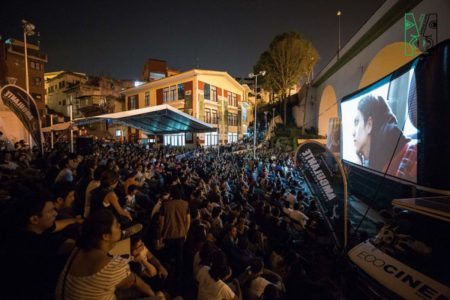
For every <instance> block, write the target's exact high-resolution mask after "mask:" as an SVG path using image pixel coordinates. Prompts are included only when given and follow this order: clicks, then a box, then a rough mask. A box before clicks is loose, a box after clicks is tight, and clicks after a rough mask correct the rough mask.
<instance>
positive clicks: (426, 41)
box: [403, 13, 437, 56]
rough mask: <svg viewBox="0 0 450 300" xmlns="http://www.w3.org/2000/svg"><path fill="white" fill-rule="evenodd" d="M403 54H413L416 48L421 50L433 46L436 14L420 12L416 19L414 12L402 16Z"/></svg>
mask: <svg viewBox="0 0 450 300" xmlns="http://www.w3.org/2000/svg"><path fill="white" fill-rule="evenodd" d="M404 22H405V23H404V25H405V26H404V33H405V39H404V46H405V48H404V53H403V54H404V55H405V56H414V55H415V51H416V49H419V50H420V51H421V52H427V50H428V49H429V48H430V47H432V46H434V45H435V44H436V41H437V14H435V13H433V14H420V16H419V18H418V19H416V17H415V16H414V13H406V14H405V17H404Z"/></svg>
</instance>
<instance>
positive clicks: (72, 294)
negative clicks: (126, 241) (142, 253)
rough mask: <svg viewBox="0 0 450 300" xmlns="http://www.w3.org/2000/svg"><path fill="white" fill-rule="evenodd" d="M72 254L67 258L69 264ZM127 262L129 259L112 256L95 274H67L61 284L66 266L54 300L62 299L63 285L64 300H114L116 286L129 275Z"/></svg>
mask: <svg viewBox="0 0 450 300" xmlns="http://www.w3.org/2000/svg"><path fill="white" fill-rule="evenodd" d="M74 253H76V251H74ZM74 253H72V255H71V257H70V258H69V260H68V261H69V262H70V261H72V256H73V255H74ZM128 262H129V259H125V258H122V257H120V256H114V257H113V258H112V259H111V261H110V262H109V263H108V264H107V265H106V266H104V267H103V268H102V269H101V270H100V271H98V272H97V273H95V274H92V275H88V276H74V275H71V274H67V277H66V280H65V283H63V281H64V276H65V274H66V272H67V267H68V265H67V264H66V266H65V267H64V270H63V271H62V273H61V275H60V277H59V280H58V285H57V287H56V299H57V300H59V299H62V288H63V284H64V299H66V300H72V299H73V300H76V299H83V300H90V299H92V300H94V299H95V300H115V299H116V296H115V294H114V292H115V290H116V286H117V285H118V284H119V283H120V282H121V281H122V280H124V279H125V278H127V277H128V276H129V275H130V273H131V271H130V267H129V265H128Z"/></svg>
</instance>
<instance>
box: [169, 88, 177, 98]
mask: <svg viewBox="0 0 450 300" xmlns="http://www.w3.org/2000/svg"><path fill="white" fill-rule="evenodd" d="M175 100H177V86H176V85H174V86H171V87H170V95H169V101H175Z"/></svg>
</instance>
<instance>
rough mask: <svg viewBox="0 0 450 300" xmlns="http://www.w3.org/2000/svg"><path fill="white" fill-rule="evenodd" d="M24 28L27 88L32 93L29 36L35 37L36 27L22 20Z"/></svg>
mask: <svg viewBox="0 0 450 300" xmlns="http://www.w3.org/2000/svg"><path fill="white" fill-rule="evenodd" d="M22 27H23V43H24V48H25V87H26V90H27V93H29V92H30V83H29V80H28V47H27V36H32V35H34V29H35V26H34V25H33V24H31V23H30V22H28V21H26V20H22Z"/></svg>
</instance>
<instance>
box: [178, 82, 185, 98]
mask: <svg viewBox="0 0 450 300" xmlns="http://www.w3.org/2000/svg"><path fill="white" fill-rule="evenodd" d="M181 99H184V84H179V85H178V100H181Z"/></svg>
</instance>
